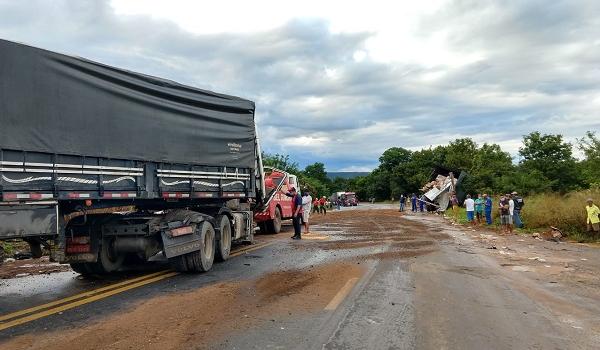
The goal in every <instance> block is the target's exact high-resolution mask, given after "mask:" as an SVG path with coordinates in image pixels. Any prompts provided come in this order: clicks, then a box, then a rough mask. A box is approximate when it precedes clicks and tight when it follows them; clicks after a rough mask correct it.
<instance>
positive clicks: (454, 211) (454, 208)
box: [450, 192, 458, 222]
mask: <svg viewBox="0 0 600 350" xmlns="http://www.w3.org/2000/svg"><path fill="white" fill-rule="evenodd" d="M450 204H451V205H452V216H453V217H454V222H458V198H457V197H456V193H454V192H453V193H452V197H450Z"/></svg>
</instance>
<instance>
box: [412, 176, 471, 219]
mask: <svg viewBox="0 0 600 350" xmlns="http://www.w3.org/2000/svg"><path fill="white" fill-rule="evenodd" d="M455 174H459V175H458V177H456V175H455ZM466 176H467V173H466V172H464V171H457V170H453V169H448V168H445V167H442V166H436V167H435V168H433V170H432V171H431V176H430V178H429V182H427V183H426V184H425V185H424V186H423V188H421V192H423V193H424V196H425V198H426V200H427V205H428V206H430V207H433V208H431V210H437V211H445V210H446V209H447V208H448V205H449V204H450V197H451V196H452V194H453V193H456V196H457V198H458V201H459V202H460V203H462V202H463V201H464V199H465V193H464V191H463V189H462V186H461V185H462V183H463V180H464V179H465V177H466Z"/></svg>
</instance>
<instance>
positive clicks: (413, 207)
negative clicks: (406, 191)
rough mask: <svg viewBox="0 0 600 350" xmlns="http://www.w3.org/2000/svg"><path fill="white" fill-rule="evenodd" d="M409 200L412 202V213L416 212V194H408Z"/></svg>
mask: <svg viewBox="0 0 600 350" xmlns="http://www.w3.org/2000/svg"><path fill="white" fill-rule="evenodd" d="M410 202H411V204H412V211H413V213H416V212H417V195H416V194H414V193H413V194H412V196H410Z"/></svg>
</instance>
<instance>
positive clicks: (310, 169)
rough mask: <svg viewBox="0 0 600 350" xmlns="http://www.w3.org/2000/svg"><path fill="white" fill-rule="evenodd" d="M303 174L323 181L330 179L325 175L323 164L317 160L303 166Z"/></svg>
mask: <svg viewBox="0 0 600 350" xmlns="http://www.w3.org/2000/svg"><path fill="white" fill-rule="evenodd" d="M304 175H306V176H308V177H312V178H313V179H316V180H319V181H321V182H323V183H327V182H329V181H331V180H329V178H328V177H327V171H325V164H323V163H319V162H317V163H314V164H311V165H307V166H306V168H304Z"/></svg>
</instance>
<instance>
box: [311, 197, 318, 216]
mask: <svg viewBox="0 0 600 350" xmlns="http://www.w3.org/2000/svg"><path fill="white" fill-rule="evenodd" d="M312 211H313V213H317V214H318V213H319V197H317V196H315V199H313V202H312Z"/></svg>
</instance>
